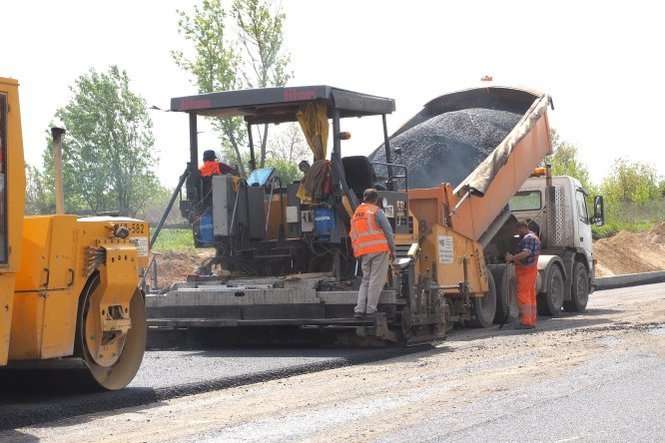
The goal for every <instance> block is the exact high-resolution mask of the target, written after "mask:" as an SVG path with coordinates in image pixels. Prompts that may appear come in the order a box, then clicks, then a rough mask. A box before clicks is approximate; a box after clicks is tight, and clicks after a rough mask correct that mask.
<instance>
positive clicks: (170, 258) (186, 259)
mask: <svg viewBox="0 0 665 443" xmlns="http://www.w3.org/2000/svg"><path fill="white" fill-rule="evenodd" d="M214 254H215V250H214V249H202V250H200V251H191V252H170V251H169V252H155V253H154V255H155V256H156V260H157V273H158V276H157V284H158V286H159V287H160V288H165V287H168V286H171V285H172V284H173V283H175V282H179V281H184V280H186V279H187V276H188V275H189V274H192V273H194V271H195V270H196V268H197V267H198V266H199V265H201V263H202V262H203V261H204V260H205V259H207V258H210V257H212V256H213V255H214ZM149 281H150V280H149Z"/></svg>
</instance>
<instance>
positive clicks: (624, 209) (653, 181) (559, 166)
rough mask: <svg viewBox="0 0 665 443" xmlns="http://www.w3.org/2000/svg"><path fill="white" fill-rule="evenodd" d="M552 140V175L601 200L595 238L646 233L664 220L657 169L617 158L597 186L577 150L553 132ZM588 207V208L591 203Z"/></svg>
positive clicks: (663, 186)
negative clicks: (600, 219)
mask: <svg viewBox="0 0 665 443" xmlns="http://www.w3.org/2000/svg"><path fill="white" fill-rule="evenodd" d="M552 141H553V144H554V154H553V155H552V156H551V157H550V159H549V161H550V163H551V164H552V173H553V174H554V175H568V176H571V177H575V178H577V179H578V180H579V181H580V183H582V186H583V187H584V189H586V190H587V192H588V193H589V196H590V200H593V196H594V195H596V194H600V195H602V196H603V198H604V201H605V225H604V226H594V227H593V235H594V238H605V237H611V236H613V235H614V234H616V233H617V232H619V231H629V232H643V231H648V230H649V229H651V228H652V227H653V226H654V225H655V224H656V223H658V222H662V221H663V220H665V178H663V177H661V176H659V175H658V172H657V171H656V168H654V167H653V166H651V165H650V164H647V163H644V162H635V161H630V160H627V159H623V158H618V159H616V160H615V161H614V164H613V166H612V169H611V170H610V171H609V173H608V174H607V175H606V176H605V177H604V178H603V180H602V181H601V182H600V184H595V183H592V182H591V180H590V178H589V170H588V169H587V167H586V165H584V164H583V163H582V162H581V161H580V160H579V158H578V155H577V154H578V149H577V147H576V146H574V145H572V144H570V143H566V142H565V141H562V140H561V139H560V138H559V136H558V134H557V133H556V132H555V131H553V132H552ZM588 205H589V208H591V201H589V202H588ZM590 210H591V209H590Z"/></svg>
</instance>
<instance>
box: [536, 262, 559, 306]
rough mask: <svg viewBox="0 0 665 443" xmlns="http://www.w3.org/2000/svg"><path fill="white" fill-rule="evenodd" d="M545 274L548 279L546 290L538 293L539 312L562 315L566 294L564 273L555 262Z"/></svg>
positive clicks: (545, 285)
mask: <svg viewBox="0 0 665 443" xmlns="http://www.w3.org/2000/svg"><path fill="white" fill-rule="evenodd" d="M545 276H546V277H545V278H546V279H547V281H546V282H545V284H544V290H545V291H546V292H541V293H540V294H538V313H539V314H542V315H550V316H552V317H558V316H559V315H561V308H562V307H563V299H564V295H565V286H564V280H563V273H562V272H561V268H560V267H559V266H558V265H554V264H553V265H552V267H551V269H550V271H549V272H546V273H545Z"/></svg>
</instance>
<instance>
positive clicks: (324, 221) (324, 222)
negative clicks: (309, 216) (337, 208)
mask: <svg viewBox="0 0 665 443" xmlns="http://www.w3.org/2000/svg"><path fill="white" fill-rule="evenodd" d="M334 229H335V213H334V212H333V210H332V209H330V208H314V236H315V237H316V239H317V240H330V237H331V236H332V233H333V231H334Z"/></svg>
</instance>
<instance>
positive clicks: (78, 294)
mask: <svg viewBox="0 0 665 443" xmlns="http://www.w3.org/2000/svg"><path fill="white" fill-rule="evenodd" d="M52 132H53V136H54V160H55V176H56V213H55V214H54V215H45V216H25V214H24V199H25V196H24V194H25V173H24V167H25V166H24V160H23V143H22V136H21V116H20V108H19V97H18V82H17V81H16V80H13V79H7V78H0V368H3V369H0V371H2V370H11V371H18V370H21V369H22V368H26V367H42V366H44V367H49V366H57V365H58V364H61V363H63V361H65V362H66V361H70V360H72V359H78V360H82V361H83V362H84V363H85V366H86V367H87V368H88V371H87V372H88V373H89V375H90V377H91V378H92V379H93V380H94V382H95V383H96V384H97V385H99V386H100V387H101V388H103V389H107V390H116V389H121V388H124V387H125V386H127V385H128V384H129V383H130V382H131V380H132V379H133V378H134V376H135V375H136V373H137V371H138V369H139V367H140V365H141V361H142V359H143V353H144V349H145V342H146V321H145V303H144V295H143V293H142V291H141V290H140V289H139V282H140V275H141V274H142V272H143V270H144V269H145V267H146V266H147V263H148V255H149V241H148V235H149V233H148V225H147V223H145V222H143V221H141V220H135V219H132V218H125V217H87V218H79V217H77V216H74V215H66V214H64V210H63V206H64V205H63V200H64V199H63V193H62V160H61V158H62V157H61V138H62V134H63V132H64V131H63V130H61V129H59V128H53V130H52Z"/></svg>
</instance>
